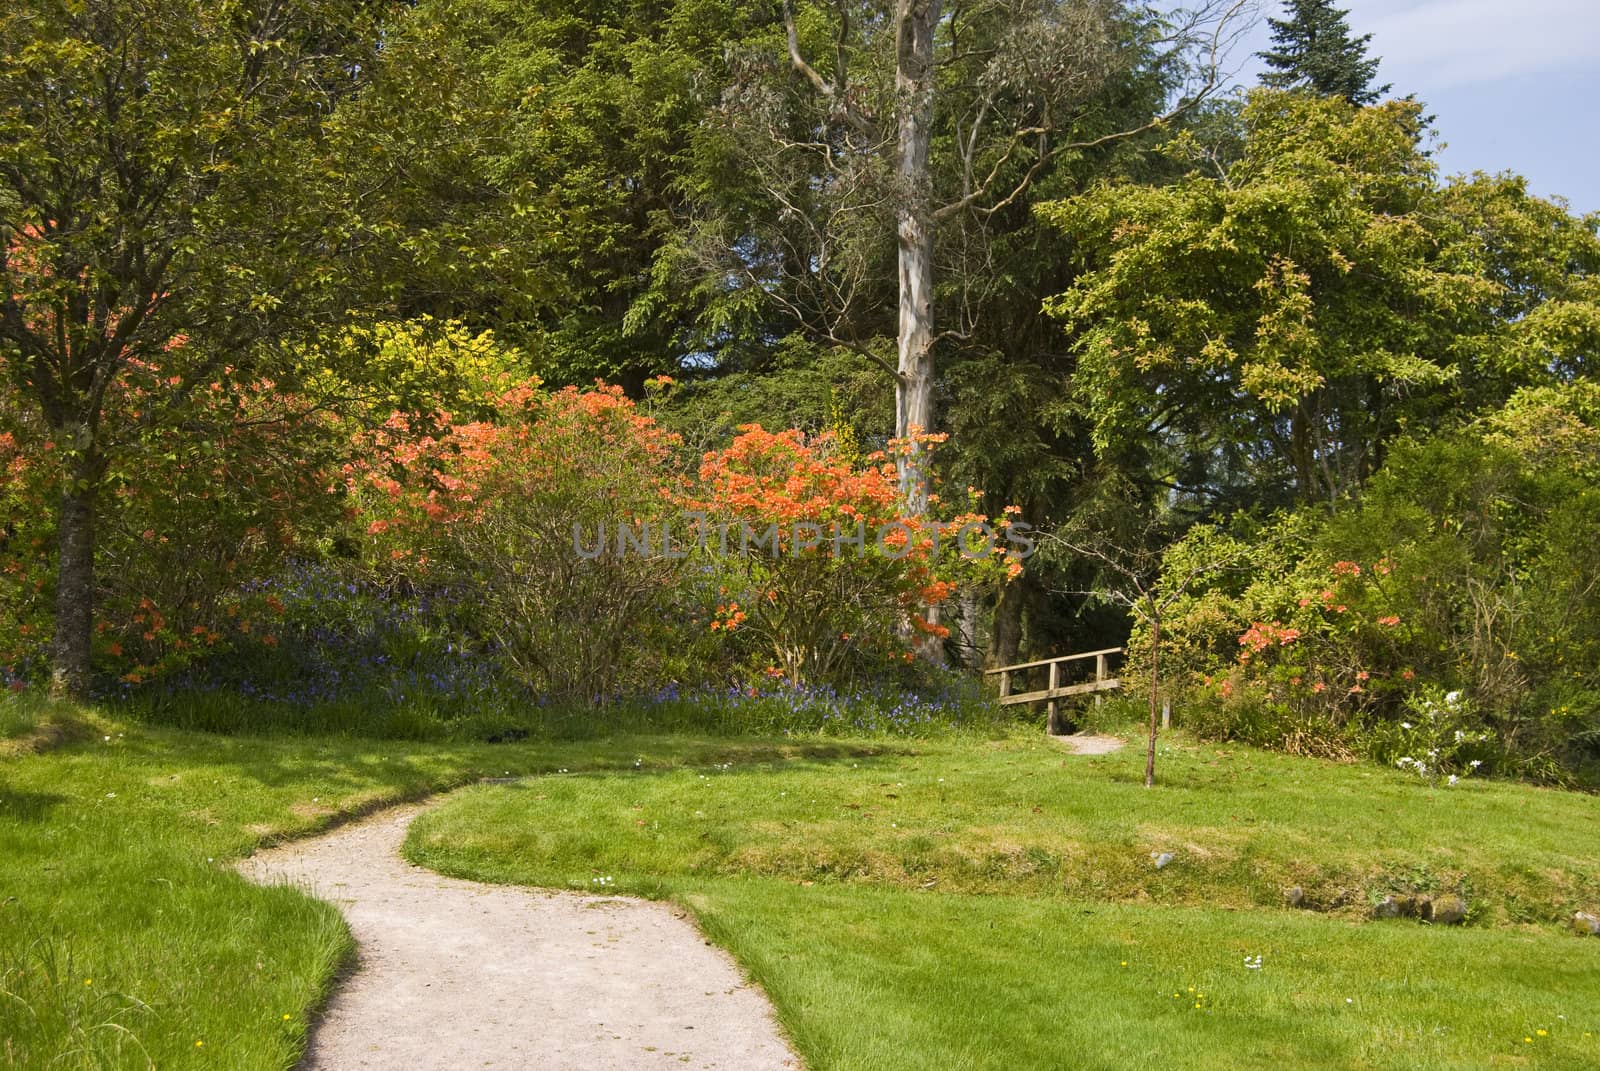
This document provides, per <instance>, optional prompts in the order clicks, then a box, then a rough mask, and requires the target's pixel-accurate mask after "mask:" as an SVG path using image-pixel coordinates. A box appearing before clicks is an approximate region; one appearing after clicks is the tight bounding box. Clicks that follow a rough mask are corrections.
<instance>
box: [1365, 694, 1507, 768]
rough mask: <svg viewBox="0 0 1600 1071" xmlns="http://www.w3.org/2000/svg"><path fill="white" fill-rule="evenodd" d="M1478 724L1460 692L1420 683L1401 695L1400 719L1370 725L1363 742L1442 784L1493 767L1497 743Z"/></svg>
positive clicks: (1383, 757)
mask: <svg viewBox="0 0 1600 1071" xmlns="http://www.w3.org/2000/svg"><path fill="white" fill-rule="evenodd" d="M1481 725H1482V721H1481V720H1480V719H1479V717H1478V716H1477V714H1476V713H1475V712H1474V711H1473V710H1472V709H1471V704H1470V702H1469V701H1468V700H1467V699H1466V698H1465V697H1463V696H1462V694H1461V693H1460V692H1445V691H1442V690H1440V689H1438V688H1424V689H1421V690H1419V691H1418V692H1417V693H1416V694H1414V695H1412V696H1409V697H1408V698H1407V699H1406V703H1405V714H1404V716H1403V717H1402V719H1401V720H1400V721H1395V722H1385V723H1384V724H1381V725H1379V726H1377V727H1375V728H1374V730H1373V732H1372V733H1371V735H1370V737H1369V739H1368V746H1369V748H1370V749H1371V753H1372V756H1373V757H1374V758H1376V759H1377V760H1378V761H1379V762H1382V763H1384V764H1385V765H1391V766H1394V767H1395V768H1396V769H1400V770H1405V771H1407V772H1409V773H1413V774H1415V775H1416V776H1417V777H1419V778H1421V779H1422V780H1424V781H1426V782H1428V783H1429V784H1434V785H1437V784H1443V785H1445V786H1447V787H1448V786H1453V785H1455V784H1456V783H1457V782H1458V781H1460V780H1461V779H1462V778H1466V777H1471V776H1473V775H1474V774H1477V773H1479V772H1480V771H1481V772H1484V773H1487V772H1490V771H1491V770H1492V769H1493V764H1494V760H1495V758H1496V751H1497V748H1496V745H1495V742H1494V740H1493V739H1492V738H1491V737H1490V736H1489V734H1488V733H1487V732H1485V731H1484V730H1483V729H1482V728H1480V727H1479V726H1481Z"/></svg>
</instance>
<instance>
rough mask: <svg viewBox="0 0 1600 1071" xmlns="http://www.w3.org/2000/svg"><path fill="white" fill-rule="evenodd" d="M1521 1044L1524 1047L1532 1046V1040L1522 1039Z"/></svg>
mask: <svg viewBox="0 0 1600 1071" xmlns="http://www.w3.org/2000/svg"><path fill="white" fill-rule="evenodd" d="M1522 1043H1523V1044H1524V1045H1532V1044H1533V1039H1532V1038H1523V1039H1522Z"/></svg>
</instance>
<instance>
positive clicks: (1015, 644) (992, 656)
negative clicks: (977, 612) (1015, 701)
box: [989, 573, 1027, 668]
mask: <svg viewBox="0 0 1600 1071" xmlns="http://www.w3.org/2000/svg"><path fill="white" fill-rule="evenodd" d="M1026 584H1027V574H1026V573H1024V574H1023V575H1022V576H1019V577H1017V579H1015V580H1013V581H1012V582H1011V583H1009V584H1007V585H1005V586H1004V587H1002V588H1001V589H1000V597H999V598H998V599H996V600H995V604H994V627H993V629H992V631H991V635H990V640H989V665H990V667H991V668H993V667H996V666H1014V665H1016V664H1017V658H1018V656H1019V655H1020V654H1021V652H1022V606H1023V603H1024V602H1026V601H1027V592H1026V590H1025V587H1024V586H1025V585H1026Z"/></svg>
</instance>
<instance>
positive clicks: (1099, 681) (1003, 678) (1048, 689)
mask: <svg viewBox="0 0 1600 1071" xmlns="http://www.w3.org/2000/svg"><path fill="white" fill-rule="evenodd" d="M1123 653H1124V648H1121V647H1107V648H1106V649H1105V650H1103V651H1085V652H1083V653H1082V654H1070V655H1060V656H1058V657H1056V658H1044V659H1040V660H1039V661H1037V662H1020V663H1018V664H1017V665H1014V666H1001V667H1000V668H999V669H990V670H985V671H984V675H985V676H990V677H993V676H998V677H999V678H1000V705H1001V706H1003V707H1005V706H1011V705H1013V704H1016V703H1049V704H1050V726H1049V728H1050V731H1051V732H1058V731H1060V727H1061V702H1060V701H1061V700H1062V699H1065V698H1067V697H1069V696H1074V695H1095V702H1097V703H1098V702H1099V701H1100V700H1099V696H1098V694H1097V693H1099V692H1109V691H1113V690H1115V689H1117V688H1121V687H1122V682H1121V681H1120V680H1118V679H1117V678H1115V677H1113V676H1111V673H1110V667H1109V665H1108V664H1107V663H1108V660H1109V659H1110V658H1111V656H1112V655H1120V654H1123ZM1091 658H1092V659H1094V678H1093V679H1092V680H1086V681H1076V682H1074V683H1072V684H1063V683H1061V678H1062V672H1061V667H1062V666H1064V665H1067V664H1069V663H1072V662H1086V661H1088V660H1089V659H1091ZM1041 666H1045V667H1048V668H1049V671H1048V683H1047V684H1046V686H1045V688H1044V690H1043V691H1033V692H1027V691H1024V692H1016V693H1013V692H1012V690H1011V686H1012V679H1013V677H1014V676H1015V675H1017V674H1021V675H1022V679H1023V681H1024V682H1026V680H1027V677H1028V673H1029V671H1031V670H1035V669H1038V668H1040V667H1041Z"/></svg>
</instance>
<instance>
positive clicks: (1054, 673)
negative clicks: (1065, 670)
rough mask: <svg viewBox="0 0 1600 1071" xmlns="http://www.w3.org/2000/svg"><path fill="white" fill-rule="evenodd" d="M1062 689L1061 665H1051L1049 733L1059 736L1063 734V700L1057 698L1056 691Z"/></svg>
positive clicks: (1057, 663) (1056, 663) (1053, 663)
mask: <svg viewBox="0 0 1600 1071" xmlns="http://www.w3.org/2000/svg"><path fill="white" fill-rule="evenodd" d="M1059 687H1061V663H1060V662H1051V663H1050V720H1049V721H1048V722H1047V723H1046V724H1047V725H1049V731H1050V732H1051V733H1053V734H1055V735H1057V736H1059V735H1060V734H1061V730H1062V725H1061V700H1059V699H1057V698H1056V697H1055V690H1056V689H1057V688H1059Z"/></svg>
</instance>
